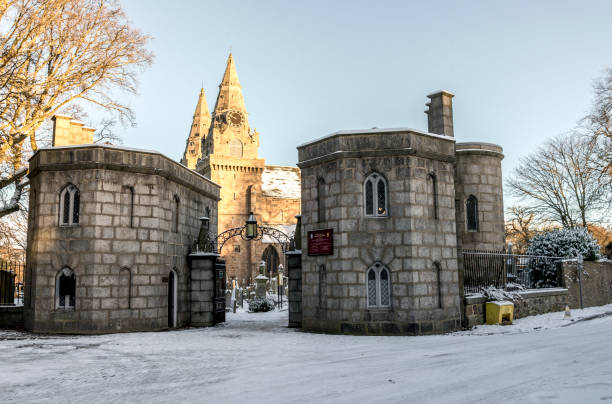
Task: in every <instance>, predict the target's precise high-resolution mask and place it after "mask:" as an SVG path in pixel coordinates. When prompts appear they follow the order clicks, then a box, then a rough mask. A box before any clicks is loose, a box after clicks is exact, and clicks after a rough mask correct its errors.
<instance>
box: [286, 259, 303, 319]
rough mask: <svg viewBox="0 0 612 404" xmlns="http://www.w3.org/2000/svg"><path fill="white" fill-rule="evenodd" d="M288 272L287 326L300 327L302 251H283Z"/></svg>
mask: <svg viewBox="0 0 612 404" xmlns="http://www.w3.org/2000/svg"><path fill="white" fill-rule="evenodd" d="M285 255H287V257H288V260H287V261H288V262H287V272H288V273H289V327H290V328H301V327H302V251H301V250H294V251H287V252H286V253H285Z"/></svg>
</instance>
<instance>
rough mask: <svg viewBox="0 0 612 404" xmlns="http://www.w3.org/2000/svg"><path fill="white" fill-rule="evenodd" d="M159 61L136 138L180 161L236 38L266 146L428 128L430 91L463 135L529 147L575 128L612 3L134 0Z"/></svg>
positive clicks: (290, 158) (515, 153) (603, 60)
mask: <svg viewBox="0 0 612 404" xmlns="http://www.w3.org/2000/svg"><path fill="white" fill-rule="evenodd" d="M123 5H124V8H125V10H126V12H127V13H128V15H129V17H130V19H131V20H132V22H133V24H134V25H135V26H137V27H139V28H141V29H142V30H143V31H144V32H146V33H148V34H150V35H151V36H153V41H152V42H151V46H150V47H151V49H152V50H153V51H154V52H155V55H156V60H155V64H154V65H153V66H152V68H151V69H149V70H148V71H146V72H145V73H144V74H143V75H142V76H141V86H140V95H139V96H138V97H136V98H134V99H133V100H132V102H131V105H132V106H133V108H134V110H135V112H136V117H137V123H138V127H137V128H130V129H126V130H125V133H124V134H123V138H124V144H125V145H126V146H133V147H140V148H147V149H155V150H160V151H162V152H163V153H164V154H166V155H168V156H169V157H172V158H174V159H177V160H178V159H180V157H181V155H182V153H183V150H184V147H185V140H186V138H187V135H188V131H189V126H190V124H191V119H192V114H193V110H194V108H195V105H196V101H197V96H198V92H199V89H200V86H201V83H202V82H203V83H204V89H205V91H206V93H207V98H208V105H209V107H210V108H211V109H212V107H213V106H214V102H215V99H216V95H217V90H218V84H219V82H220V80H221V77H222V75H223V71H224V68H225V63H226V59H227V55H228V52H229V50H230V47H231V49H232V53H233V55H234V58H235V61H236V66H237V70H238V75H239V77H240V81H241V83H242V87H243V93H244V98H245V102H246V106H247V110H248V111H249V122H250V124H251V127H255V128H257V130H258V131H259V133H260V142H261V146H260V150H259V153H260V157H263V158H265V159H266V163H268V164H280V165H295V163H296V161H297V152H296V149H295V147H296V146H297V145H298V144H301V143H304V142H306V141H308V140H311V139H314V138H318V137H321V136H324V135H326V134H329V133H332V132H334V131H337V130H342V129H358V128H371V127H373V126H377V127H380V128H383V127H400V126H402V127H411V128H415V129H421V130H427V121H426V115H425V114H424V113H423V111H424V110H425V102H426V101H427V98H426V95H427V94H429V93H431V92H432V91H434V90H438V89H445V90H448V91H451V92H453V93H454V94H455V99H454V101H455V103H454V116H455V137H456V139H457V141H460V142H461V141H472V140H477V141H484V142H492V143H497V144H500V145H501V146H502V147H503V148H504V152H505V155H506V158H505V160H504V163H503V168H504V177H505V178H507V177H508V176H509V174H510V173H511V169H512V168H513V167H514V166H515V165H516V164H517V162H518V158H519V157H520V156H523V155H525V154H527V153H528V152H530V151H531V150H533V149H534V148H536V147H537V146H538V145H540V144H541V143H543V142H544V141H545V140H546V139H548V138H550V137H554V136H556V135H558V134H560V133H562V132H565V131H567V130H569V129H571V128H572V127H573V126H574V125H575V123H576V121H577V120H578V119H580V118H581V117H582V116H583V115H584V114H585V112H586V111H587V110H588V108H589V105H590V102H591V95H592V92H591V85H592V82H593V80H594V79H595V78H596V77H598V76H600V75H601V74H602V71H603V69H604V68H606V67H607V66H612V53H611V49H610V38H611V37H612V24H610V16H612V2H611V1H580V2H578V1H537V2H535V1H469V2H468V1H418V2H417V1H415V2H410V1H309V2H306V1H301V2H298V1H263V0H260V1H210V2H209V1H172V2H169V1H145V0H142V1H141V0H130V1H127V0H124V1H123Z"/></svg>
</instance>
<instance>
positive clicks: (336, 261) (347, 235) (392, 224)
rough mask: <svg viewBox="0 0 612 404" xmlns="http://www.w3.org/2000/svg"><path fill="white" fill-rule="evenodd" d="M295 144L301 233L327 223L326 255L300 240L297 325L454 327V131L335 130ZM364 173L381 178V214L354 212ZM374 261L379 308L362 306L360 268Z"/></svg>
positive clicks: (362, 329)
mask: <svg viewBox="0 0 612 404" xmlns="http://www.w3.org/2000/svg"><path fill="white" fill-rule="evenodd" d="M298 153H299V163H298V166H299V167H300V168H301V170H302V223H303V231H304V234H305V235H306V234H307V232H308V231H311V230H315V229H333V242H334V251H333V255H329V256H309V255H308V250H307V246H306V245H305V246H304V247H303V248H302V251H303V253H302V309H303V328H304V329H308V330H313V331H324V332H346V333H358V334H361V333H365V334H394V333H403V334H419V333H432V332H444V331H450V330H454V329H457V328H458V327H459V323H460V309H459V307H460V305H459V288H458V266H457V248H456V240H457V239H456V223H455V205H454V202H455V200H454V197H455V189H454V167H453V162H454V140H453V139H452V138H450V137H446V136H436V135H430V134H425V133H420V132H415V131H412V130H406V131H395V132H394V131H388V132H382V133H381V132H378V131H376V130H372V131H365V132H357V131H356V132H346V133H345V132H339V133H337V134H334V135H331V136H329V137H327V138H324V139H321V140H319V141H315V142H312V143H309V144H306V145H303V146H300V147H298ZM372 172H377V173H379V174H381V175H382V176H384V177H385V179H386V181H387V183H388V201H389V204H388V216H387V217H366V216H364V196H363V195H364V190H363V184H364V181H365V179H366V177H367V176H368V175H369V174H370V173H372ZM432 173H434V174H435V177H436V182H437V184H436V187H437V189H436V191H435V193H436V194H437V211H436V212H435V210H436V207H435V203H434V189H433V187H434V182H433V181H432V176H431V175H430V174H432ZM320 179H322V180H323V182H324V185H323V186H322V187H321V186H319V187H318V186H317V182H318V181H320ZM317 188H319V189H321V192H322V197H321V199H322V202H323V205H324V210H325V218H324V220H323V221H320V220H319V218H318V199H319V197H318V195H317V192H318V190H317ZM304 244H306V242H305V243H304ZM375 263H381V264H383V265H384V266H386V267H387V268H388V269H389V270H390V272H391V288H392V290H391V305H390V307H389V308H368V307H367V302H366V300H367V297H366V296H367V295H366V293H367V292H366V271H367V270H368V268H369V267H370V266H372V265H373V264H375ZM438 267H439V270H438Z"/></svg>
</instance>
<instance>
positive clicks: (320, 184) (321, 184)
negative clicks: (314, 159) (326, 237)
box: [317, 177, 325, 223]
mask: <svg viewBox="0 0 612 404" xmlns="http://www.w3.org/2000/svg"><path fill="white" fill-rule="evenodd" d="M324 198H325V180H324V179H323V178H321V177H319V178H317V212H318V215H319V217H318V220H317V221H318V222H319V223H320V222H324V221H325V199H324Z"/></svg>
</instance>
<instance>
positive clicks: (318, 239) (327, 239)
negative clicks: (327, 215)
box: [308, 229, 334, 255]
mask: <svg viewBox="0 0 612 404" xmlns="http://www.w3.org/2000/svg"><path fill="white" fill-rule="evenodd" d="M333 253H334V230H333V229H325V230H314V231H309V232H308V255H332V254H333Z"/></svg>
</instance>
